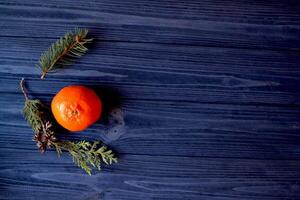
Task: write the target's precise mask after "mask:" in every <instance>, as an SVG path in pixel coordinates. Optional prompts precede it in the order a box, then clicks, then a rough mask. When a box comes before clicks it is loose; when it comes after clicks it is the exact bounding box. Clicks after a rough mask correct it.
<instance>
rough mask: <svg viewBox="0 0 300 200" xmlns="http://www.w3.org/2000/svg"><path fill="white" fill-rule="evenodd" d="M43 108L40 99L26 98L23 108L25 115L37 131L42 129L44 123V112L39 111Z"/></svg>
mask: <svg viewBox="0 0 300 200" xmlns="http://www.w3.org/2000/svg"><path fill="white" fill-rule="evenodd" d="M41 108H43V104H42V102H41V101H40V100H38V99H35V100H30V99H28V100H26V101H25V105H24V108H23V114H24V117H25V119H26V121H27V122H28V124H29V125H30V126H31V128H32V130H33V131H34V132H35V133H36V132H39V130H41V129H42V126H43V123H44V122H43V119H42V113H41V112H39V110H40V109H41Z"/></svg>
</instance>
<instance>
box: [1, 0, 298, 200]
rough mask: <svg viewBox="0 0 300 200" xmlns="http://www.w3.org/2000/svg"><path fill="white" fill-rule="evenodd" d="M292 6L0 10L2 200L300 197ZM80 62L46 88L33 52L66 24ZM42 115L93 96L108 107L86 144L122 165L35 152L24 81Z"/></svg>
mask: <svg viewBox="0 0 300 200" xmlns="http://www.w3.org/2000/svg"><path fill="white" fill-rule="evenodd" d="M299 22H300V3H299V2H298V1H283V0H279V1H278V0H277V1H275V0H274V1H273V0H268V1H260V2H254V1H249V0H241V1H236V0H226V1H221V0H212V1H191V0H186V1H177V0H163V1H149V0H141V1H136V0H128V1H115V0H94V1H83V2H80V1H76V2H75V1H71V0H62V1H57V0H49V1H38V0H28V1H16V0H10V1H0V29H1V31H0V44H1V45H0V105H1V106H0V137H1V140H0V158H1V162H0V199H1V200H2V199H3V200H20V199H22V200H40V199H45V200H54V199H61V200H99V199H104V200H140V199H145V200H148V199H149V200H150V199H151V200H153V199H155V200H156V199H159V200H160V199H164V200H169V199H172V200H174V199H178V200H186V199H187V200H257V199H259V200H282V199H284V200H297V199H300V195H299V194H300V184H299V180H300V136H299V132H300V93H299V91H300V53H299V46H300V23H299ZM77 26H82V27H87V28H89V29H90V30H91V35H92V36H93V37H95V38H96V40H95V43H94V44H93V45H92V46H91V48H90V51H89V53H88V54H87V55H85V56H84V57H82V58H81V59H80V60H78V62H76V63H75V64H74V65H72V66H69V67H66V68H65V69H64V70H61V71H59V72H57V73H54V74H49V76H48V77H47V78H46V79H45V80H43V81H41V80H40V79H39V74H40V71H39V70H38V69H37V68H36V67H35V65H36V64H37V61H38V59H39V56H40V54H41V53H42V52H43V51H44V50H45V49H46V48H47V47H48V46H49V45H50V44H51V43H52V42H54V41H55V40H56V39H57V38H58V37H60V36H62V35H64V33H65V32H66V31H69V30H72V29H73V28H74V27H77ZM22 77H24V78H25V79H26V82H27V84H28V89H29V91H30V93H31V95H32V97H34V98H40V99H42V100H43V101H44V102H45V103H46V104H49V103H50V101H51V99H52V97H53V96H54V95H55V93H57V92H58V91H59V90H60V89H61V88H62V87H64V86H66V85H70V84H83V85H87V86H89V87H91V88H93V89H94V90H95V91H96V92H97V93H98V94H99V96H100V97H101V98H102V99H103V101H104V105H105V107H106V108H107V111H106V112H105V114H104V116H103V117H102V119H101V120H100V121H99V122H97V123H96V124H94V125H93V126H92V127H91V128H89V129H88V130H86V131H84V132H82V133H76V134H68V133H61V135H60V137H61V138H62V139H74V140H76V139H83V138H84V139H87V140H93V139H100V140H102V141H104V142H105V143H106V144H108V145H109V146H110V147H111V148H113V149H114V150H115V151H117V152H118V153H119V163H118V164H115V165H112V166H104V168H103V170H102V172H95V173H94V175H93V176H88V175H86V174H85V173H84V172H83V171H82V170H81V169H79V168H77V167H76V166H74V164H73V163H72V160H71V158H70V157H69V156H68V155H63V156H62V157H61V158H57V156H56V154H55V152H54V151H49V152H47V153H46V154H39V153H38V151H37V150H36V147H35V144H34V142H33V141H31V137H32V135H33V133H32V131H31V130H30V128H29V127H28V125H27V124H26V122H25V121H24V119H23V117H22V114H21V110H22V107H23V103H24V101H23V96H22V94H21V93H20V91H19V88H18V86H19V85H18V84H19V80H20V79H21V78H22Z"/></svg>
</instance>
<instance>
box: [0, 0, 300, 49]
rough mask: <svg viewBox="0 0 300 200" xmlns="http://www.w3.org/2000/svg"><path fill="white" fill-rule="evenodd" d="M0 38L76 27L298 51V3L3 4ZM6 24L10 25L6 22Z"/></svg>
mask: <svg viewBox="0 0 300 200" xmlns="http://www.w3.org/2000/svg"><path fill="white" fill-rule="evenodd" d="M0 12H1V16H0V17H1V21H2V23H1V24H0V27H1V33H0V36H1V37H3V36H7V37H12V36H17V37H22V38H24V37H29V38H32V37H40V38H45V37H49V38H57V37H59V36H62V35H63V34H64V33H65V32H66V31H67V30H70V29H73V28H74V27H76V26H83V27H88V28H90V29H91V31H92V33H93V35H95V36H96V37H97V38H98V39H102V40H110V41H111V40H113V41H135V42H147V43H148V42H154V43H168V44H189V45H202V46H203V45H204V46H221V47H238V48H267V49H270V48H272V49H274V48H275V49H294V50H299V45H300V38H299V34H300V25H299V21H300V4H299V2H298V1H288V2H287V1H285V0H280V1H278V0H276V1H275V0H274V1H263V2H253V1H250V0H244V1H242V2H241V1H235V0H230V1H223V0H213V1H196V2H195V1H176V0H164V1H160V0H159V1H148V0H143V1H136V0H130V1H124V2H120V1H115V0H114V1H111V0H109V1H96V2H95V1H93V2H86V1H84V2H76V3H74V1H72V0H64V1H56V0H51V1H50V0H49V1H43V2H41V1H39V0H30V1H25V2H24V1H20V0H12V1H9V2H8V1H6V2H0ZM3 22H5V23H3Z"/></svg>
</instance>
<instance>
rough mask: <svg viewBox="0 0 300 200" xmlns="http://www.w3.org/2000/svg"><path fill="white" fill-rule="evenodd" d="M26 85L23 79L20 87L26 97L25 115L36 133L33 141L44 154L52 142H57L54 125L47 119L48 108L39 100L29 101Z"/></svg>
mask: <svg viewBox="0 0 300 200" xmlns="http://www.w3.org/2000/svg"><path fill="white" fill-rule="evenodd" d="M24 83H25V81H24V79H22V80H21V81H20V87H21V90H22V92H23V94H24V97H25V104H24V108H23V115H24V118H25V119H26V121H27V122H28V124H29V125H30V127H31V128H32V130H33V132H34V133H35V135H34V137H33V140H34V141H36V144H37V146H38V148H39V150H40V151H41V152H44V151H45V150H46V148H47V147H50V146H51V143H52V142H54V141H56V137H55V134H54V131H53V129H52V123H51V121H50V120H49V118H48V117H47V108H46V106H45V105H44V104H43V103H42V102H41V101H40V100H38V99H34V100H31V99H29V97H28V94H27V90H26V88H25V86H24Z"/></svg>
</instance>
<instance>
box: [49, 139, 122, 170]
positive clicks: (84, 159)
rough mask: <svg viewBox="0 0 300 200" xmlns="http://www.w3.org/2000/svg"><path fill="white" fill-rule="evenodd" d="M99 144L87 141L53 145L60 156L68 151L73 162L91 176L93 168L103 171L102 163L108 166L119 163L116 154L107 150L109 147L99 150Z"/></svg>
mask: <svg viewBox="0 0 300 200" xmlns="http://www.w3.org/2000/svg"><path fill="white" fill-rule="evenodd" d="M99 144H100V142H98V141H94V142H93V144H91V143H90V142H87V141H79V142H70V141H64V142H59V141H57V142H54V143H53V145H54V146H55V148H56V151H57V154H58V155H59V156H60V155H61V154H62V150H66V151H68V152H69V153H70V155H71V156H72V158H73V162H74V163H75V164H77V166H78V167H81V168H82V169H83V170H84V171H86V173H87V174H89V175H91V173H92V168H91V167H95V168H97V169H98V170H101V163H102V161H103V162H104V163H105V164H107V165H109V164H112V163H113V162H117V158H116V157H115V155H114V153H113V152H112V151H111V150H107V147H106V146H104V145H103V146H102V147H100V148H97V147H98V145H99Z"/></svg>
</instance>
